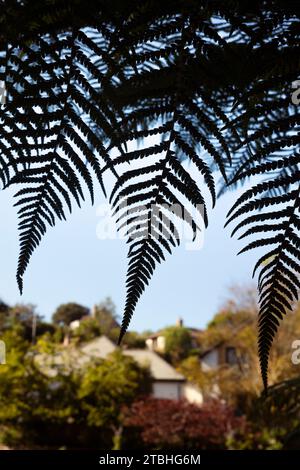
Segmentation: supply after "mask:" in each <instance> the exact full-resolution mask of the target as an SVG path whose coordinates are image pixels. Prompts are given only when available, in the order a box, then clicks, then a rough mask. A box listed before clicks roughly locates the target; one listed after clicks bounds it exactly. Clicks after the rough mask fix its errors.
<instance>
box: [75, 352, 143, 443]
mask: <svg viewBox="0 0 300 470" xmlns="http://www.w3.org/2000/svg"><path fill="white" fill-rule="evenodd" d="M149 391H150V376H149V372H148V370H147V369H141V368H140V367H139V366H138V365H137V364H136V363H135V361H134V360H133V359H132V358H130V357H128V356H124V355H122V353H121V352H119V351H117V352H115V353H113V354H111V355H110V357H109V358H107V359H106V360H104V361H102V362H101V363H100V364H95V365H94V366H93V367H90V368H88V369H87V370H86V371H85V372H84V375H83V379H82V382H81V384H80V388H79V395H78V396H79V398H80V399H81V400H82V408H83V410H84V411H85V412H86V415H87V423H88V424H89V425H90V426H99V427H101V426H108V427H109V428H110V429H112V431H113V449H115V450H117V449H120V448H121V445H122V432H123V419H124V408H126V407H127V406H129V405H130V404H131V403H132V402H133V401H134V400H135V398H136V397H137V396H138V395H145V394H147V393H149Z"/></svg>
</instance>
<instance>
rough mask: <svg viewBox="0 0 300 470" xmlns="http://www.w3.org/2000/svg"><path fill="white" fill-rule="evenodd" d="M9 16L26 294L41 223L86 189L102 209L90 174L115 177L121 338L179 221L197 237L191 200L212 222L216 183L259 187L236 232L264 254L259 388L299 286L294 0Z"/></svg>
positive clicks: (25, 8) (5, 143) (7, 168)
mask: <svg viewBox="0 0 300 470" xmlns="http://www.w3.org/2000/svg"><path fill="white" fill-rule="evenodd" d="M30 8H31V9H30ZM16 18H17V20H16V21H13V19H16ZM0 22H1V25H2V26H3V30H2V33H1V35H0V43H1V51H2V52H1V55H0V58H1V77H2V79H3V80H4V81H5V84H6V91H7V102H6V105H5V106H3V109H2V110H1V136H0V148H1V155H0V167H1V172H0V179H1V181H2V184H3V186H4V187H8V186H10V185H12V184H15V183H18V184H21V188H20V189H19V190H18V192H17V194H16V196H17V198H18V200H17V202H16V205H17V206H18V208H19V209H18V214H19V220H20V222H19V229H20V257H19V264H18V270H17V280H18V284H19V287H20V290H22V286H23V275H24V272H25V270H26V267H27V265H28V262H29V259H30V257H31V255H32V253H33V251H34V249H35V248H36V247H37V246H38V245H39V243H40V241H41V238H42V236H43V235H44V233H45V232H46V229H47V226H49V225H50V226H53V225H54V224H55V222H56V220H57V219H64V218H65V208H66V207H68V209H69V210H71V208H72V203H73V201H75V202H76V203H77V204H79V205H80V203H81V201H82V200H83V199H84V187H85V188H86V189H87V191H88V192H89V193H90V197H91V199H92V201H93V196H94V185H93V182H94V180H95V179H96V180H98V182H99V183H100V185H101V186H102V189H103V190H104V186H103V181H102V176H103V173H104V172H105V171H112V172H113V174H114V176H115V178H116V183H115V185H114V187H113V189H112V192H111V194H110V201H111V203H112V205H113V208H114V211H115V214H116V215H117V221H118V226H119V229H124V228H125V229H126V234H127V236H128V243H129V252H128V259H129V267H128V273H127V297H126V304H125V311H124V317H123V323H122V328H121V335H120V340H121V338H122V337H123V335H124V334H125V332H126V329H127V327H128V325H129V322H130V319H131V317H132V314H133V312H134V310H135V307H136V305H137V302H138V300H139V298H140V296H141V294H142V293H143V291H144V289H145V287H146V285H147V284H148V283H149V280H150V278H151V276H152V274H153V272H154V270H155V268H156V266H157V264H158V263H160V262H161V261H162V260H164V259H165V253H166V252H169V253H171V252H172V249H173V248H174V247H175V246H176V245H177V244H179V242H180V239H181V236H180V231H179V230H178V227H179V224H180V223H181V221H182V219H183V220H184V222H185V223H187V224H188V225H189V226H190V227H191V229H192V232H193V236H194V237H195V236H196V234H197V231H198V229H199V218H198V216H195V215H194V211H192V208H193V206H194V207H196V209H197V210H198V212H200V218H202V219H203V221H204V223H205V225H206V224H207V200H206V199H207V193H210V194H211V198H212V203H213V204H214V203H215V199H216V192H217V191H216V189H215V187H216V184H215V174H214V173H217V174H218V175H219V176H218V177H220V181H219V190H218V193H219V194H221V193H223V192H224V191H225V190H226V189H227V188H228V187H236V186H237V185H239V184H243V183H244V182H245V181H248V179H249V178H252V179H253V178H254V182H253V183H252V189H248V190H246V191H245V192H244V193H243V195H242V196H241V197H240V198H239V199H238V200H237V202H236V203H235V205H234V207H233V208H232V209H231V211H230V213H229V216H228V223H229V222H231V221H236V219H238V218H240V220H239V222H238V225H237V227H236V229H235V230H234V232H236V231H237V230H239V229H242V228H244V229H245V232H244V233H243V234H242V235H241V238H243V237H246V236H254V237H255V238H254V241H253V242H250V243H249V244H248V245H247V246H246V247H245V248H244V249H243V250H242V252H244V251H247V250H249V249H253V248H267V253H265V254H264V255H263V256H262V257H261V258H260V259H259V261H258V263H257V266H256V268H255V271H256V270H257V269H258V268H259V269H260V274H259V293H260V307H261V308H260V314H259V353H260V361H261V368H262V375H263V380H264V383H265V386H266V384H267V368H268V357H269V352H270V348H271V344H272V341H273V338H274V336H275V333H276V331H277V328H278V325H279V321H280V320H281V319H282V317H283V315H284V314H285V312H286V311H287V310H289V309H290V308H291V307H292V303H293V301H294V300H295V299H296V298H297V296H298V290H299V281H298V275H299V253H298V252H299V228H300V222H299V200H300V198H299V189H300V188H299V163H300V162H299V133H298V126H299V113H298V108H297V106H296V104H293V103H292V101H291V95H292V92H293V89H292V82H293V81H295V80H297V78H298V77H299V74H300V66H299V57H300V55H299V35H300V22H299V7H298V5H297V4H296V2H292V1H285V2H283V1H281V0H266V1H264V2H261V1H258V0H257V1H256V0H253V1H251V2H249V1H237V0H236V1H232V0H226V1H224V0H215V1H212V2H206V1H204V0H203V1H202V0H201V1H199V0H191V1H189V2H183V1H179V0H175V1H174V0H172V1H169V0H167V1H165V2H158V1H157V0H150V1H149V2H146V3H144V2H142V3H140V2H137V1H130V2H129V1H117V0H113V1H111V2H109V4H108V3H107V2H104V1H95V0H93V1H91V2H89V8H86V2H82V1H81V0H76V2H70V1H60V2H58V1H57V0H47V1H46V2H44V3H43V4H41V2H37V1H30V2H29V1H25V2H22V4H21V3H19V2H6V1H4V2H2V4H1V11H0ZM11 24H13V25H14V26H11ZM131 141H133V142H137V141H138V142H139V143H141V145H140V146H139V147H138V148H134V149H132V148H131V147H130V146H129V143H130V142H131ZM186 161H188V162H190V163H191V164H192V165H191V166H194V167H195V168H196V169H197V172H196V173H198V175H199V181H198V179H197V180H196V179H194V174H196V173H195V172H193V173H192V172H191V171H190V167H188V166H187V164H186ZM129 164H130V165H129ZM192 175H193V176H192ZM263 175H267V179H266V180H265V181H261V177H262V176H263ZM174 205H175V206H176V208H177V210H176V214H174Z"/></svg>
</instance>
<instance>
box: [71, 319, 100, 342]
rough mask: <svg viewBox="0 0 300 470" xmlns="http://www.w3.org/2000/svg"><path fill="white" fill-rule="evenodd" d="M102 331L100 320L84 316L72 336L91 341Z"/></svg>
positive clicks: (78, 339)
mask: <svg viewBox="0 0 300 470" xmlns="http://www.w3.org/2000/svg"><path fill="white" fill-rule="evenodd" d="M101 333H102V330H101V327H100V325H99V322H98V321H97V320H96V319H95V318H91V317H87V318H84V319H83V320H82V321H81V322H80V325H79V326H78V328H75V330H74V331H73V332H72V336H73V337H74V338H75V339H76V340H77V341H79V342H81V341H90V340H92V339H94V338H96V337H97V336H100V335H101Z"/></svg>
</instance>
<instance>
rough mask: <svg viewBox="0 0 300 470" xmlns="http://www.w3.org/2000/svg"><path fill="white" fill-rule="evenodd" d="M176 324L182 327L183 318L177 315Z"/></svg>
mask: <svg viewBox="0 0 300 470" xmlns="http://www.w3.org/2000/svg"><path fill="white" fill-rule="evenodd" d="M176 326H180V327H182V326H183V319H182V318H181V317H178V318H177V320H176Z"/></svg>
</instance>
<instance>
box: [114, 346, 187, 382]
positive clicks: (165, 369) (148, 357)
mask: <svg viewBox="0 0 300 470" xmlns="http://www.w3.org/2000/svg"><path fill="white" fill-rule="evenodd" d="M123 354H125V355H126V356H131V357H132V358H133V359H134V360H135V361H136V362H137V363H138V364H140V365H141V366H148V367H149V368H150V372H151V375H152V377H153V378H154V379H155V380H170V381H171V380H172V381H182V382H183V381H185V378H184V377H183V375H181V374H179V372H177V371H176V369H174V367H172V366H171V365H170V364H169V363H168V362H166V361H165V360H164V359H162V358H161V357H160V356H159V355H158V354H156V353H155V352H154V351H149V350H148V349H126V350H125V351H123Z"/></svg>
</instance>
